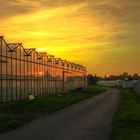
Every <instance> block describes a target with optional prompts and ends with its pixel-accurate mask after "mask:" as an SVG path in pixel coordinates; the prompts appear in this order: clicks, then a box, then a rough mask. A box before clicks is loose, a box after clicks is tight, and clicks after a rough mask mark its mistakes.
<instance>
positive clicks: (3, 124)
mask: <svg viewBox="0 0 140 140" xmlns="http://www.w3.org/2000/svg"><path fill="white" fill-rule="evenodd" d="M103 91H105V89H104V88H102V87H101V86H90V87H88V88H87V89H85V90H83V91H79V92H72V93H68V94H60V95H59V96H57V95H51V96H45V97H36V98H35V99H34V100H30V101H29V100H22V101H16V102H11V103H3V104H0V132H5V131H8V130H10V129H13V128H17V127H19V126H21V125H23V124H24V123H27V122H29V121H31V120H33V119H34V118H37V117H39V116H42V115H44V114H45V115H46V114H47V113H50V112H54V111H56V110H59V109H61V108H64V107H66V106H69V105H71V104H74V103H77V102H79V101H81V100H84V99H87V98H89V97H91V96H95V95H97V94H99V93H101V92H103Z"/></svg>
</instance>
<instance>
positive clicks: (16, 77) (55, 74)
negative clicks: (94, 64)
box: [0, 36, 87, 102]
mask: <svg viewBox="0 0 140 140" xmlns="http://www.w3.org/2000/svg"><path fill="white" fill-rule="evenodd" d="M86 75H87V71H86V67H84V66H82V65H79V64H75V63H72V62H69V61H67V60H63V59H61V58H55V57H54V56H53V55H49V54H47V53H46V52H37V51H36V49H35V48H24V47H23V45H22V43H7V42H6V41H5V39H4V37H3V36H0V102H6V101H14V100H19V99H24V98H28V97H29V95H33V96H46V95H48V94H56V93H64V92H66V93H67V92H70V91H72V90H74V89H77V88H85V87H86V86H87V79H86Z"/></svg>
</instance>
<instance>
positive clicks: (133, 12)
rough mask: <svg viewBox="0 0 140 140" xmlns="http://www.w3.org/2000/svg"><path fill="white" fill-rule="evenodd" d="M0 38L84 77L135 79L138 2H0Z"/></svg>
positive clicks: (139, 47)
mask: <svg viewBox="0 0 140 140" xmlns="http://www.w3.org/2000/svg"><path fill="white" fill-rule="evenodd" d="M0 35H4V36H5V39H6V41H7V42H22V43H23V46H24V47H27V48H37V50H38V51H46V52H48V53H50V54H54V55H55V56H56V57H61V58H65V59H67V60H69V61H72V62H75V63H80V64H82V65H85V66H86V67H87V70H88V73H93V74H94V73H96V74H98V75H104V74H107V75H108V74H120V73H122V72H124V71H127V72H129V73H130V74H132V73H138V74H140V0H37V1H35V0H0Z"/></svg>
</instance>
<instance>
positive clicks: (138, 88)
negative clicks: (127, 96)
mask: <svg viewBox="0 0 140 140" xmlns="http://www.w3.org/2000/svg"><path fill="white" fill-rule="evenodd" d="M134 91H135V93H136V95H138V96H140V80H139V81H137V82H136V83H135V84H134Z"/></svg>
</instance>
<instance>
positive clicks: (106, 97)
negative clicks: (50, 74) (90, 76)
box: [0, 88, 120, 140]
mask: <svg viewBox="0 0 140 140" xmlns="http://www.w3.org/2000/svg"><path fill="white" fill-rule="evenodd" d="M119 99H120V94H119V90H117V89H111V88H109V89H108V90H107V91H106V92H104V93H102V94H99V95H97V96H95V97H92V98H90V99H87V100H85V101H81V102H79V103H77V104H74V105H72V106H70V107H67V108H65V109H62V110H60V111H57V112H54V113H51V114H49V115H47V116H44V117H41V118H39V119H36V120H34V121H32V122H31V123H29V124H26V125H24V126H23V127H20V128H18V129H15V130H12V131H10V132H7V133H4V134H1V135H0V140H108V139H109V134H110V131H111V120H112V117H113V114H114V112H115V111H116V107H117V104H118V101H119Z"/></svg>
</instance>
